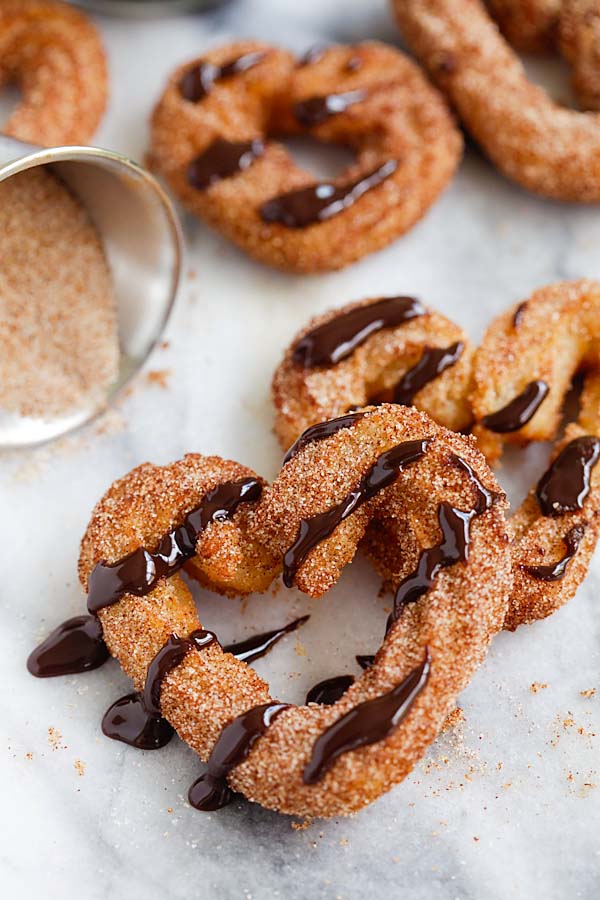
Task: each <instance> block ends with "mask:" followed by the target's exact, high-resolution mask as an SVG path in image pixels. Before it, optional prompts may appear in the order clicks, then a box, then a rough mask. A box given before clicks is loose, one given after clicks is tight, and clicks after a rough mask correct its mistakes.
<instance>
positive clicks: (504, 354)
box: [471, 280, 600, 629]
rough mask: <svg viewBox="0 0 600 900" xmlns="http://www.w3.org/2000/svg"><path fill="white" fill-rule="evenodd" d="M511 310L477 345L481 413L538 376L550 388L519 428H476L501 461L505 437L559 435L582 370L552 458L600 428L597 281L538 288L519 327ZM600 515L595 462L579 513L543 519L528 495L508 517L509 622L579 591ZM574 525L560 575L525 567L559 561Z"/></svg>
mask: <svg viewBox="0 0 600 900" xmlns="http://www.w3.org/2000/svg"><path fill="white" fill-rule="evenodd" d="M515 309H516V307H514V308H512V309H509V310H507V311H506V312H504V313H503V314H502V315H500V316H498V318H497V319H495V320H494V322H492V324H491V325H490V327H489V328H488V330H487V331H486V333H485V335H484V338H483V342H482V344H481V346H480V347H479V348H478V349H477V351H476V354H475V361H474V368H473V393H472V396H471V403H472V406H473V411H474V414H475V418H476V419H477V420H480V419H481V418H482V417H483V416H485V415H487V414H489V413H491V412H493V411H495V410H497V409H499V408H500V407H502V406H504V405H505V404H506V403H507V402H508V401H510V400H512V398H513V397H515V396H516V395H517V394H519V392H520V391H521V390H522V389H523V387H524V385H525V384H526V383H527V382H530V381H532V380H533V379H541V380H543V381H545V382H546V383H547V384H548V386H549V389H550V390H549V392H548V394H547V396H546V398H545V399H544V401H543V402H542V404H541V406H540V407H539V409H538V410H537V412H536V413H535V415H534V416H533V417H532V418H531V420H530V421H529V422H528V423H527V424H526V425H524V426H523V427H522V428H520V429H519V430H518V431H515V432H512V433H509V434H495V433H493V432H491V431H489V430H488V429H487V428H485V427H484V426H483V425H481V424H477V425H476V426H475V428H474V433H475V434H476V435H477V437H478V442H479V446H480V448H481V450H482V451H483V452H484V453H485V454H486V456H487V457H488V460H489V461H490V462H491V463H494V462H496V461H497V460H498V459H499V457H500V455H501V453H502V449H503V447H504V445H505V444H506V443H516V444H520V445H525V444H528V443H530V442H531V441H548V440H553V439H554V438H555V437H556V435H557V432H558V430H559V427H560V423H561V418H562V407H563V403H564V399H565V395H566V394H567V392H568V391H569V388H570V386H571V383H572V380H573V377H574V375H575V374H576V373H577V372H579V371H581V372H582V373H583V374H584V386H583V390H582V393H581V398H580V409H579V415H578V418H577V421H576V422H574V423H571V424H570V425H568V427H567V429H566V432H565V434H564V436H563V437H562V438H561V440H560V441H559V442H558V443H557V445H556V446H555V448H554V450H553V454H552V457H553V459H555V458H556V457H557V456H558V454H559V453H560V451H561V450H562V449H563V448H564V447H565V446H566V445H567V444H568V443H569V442H570V441H572V440H574V439H575V438H577V437H581V436H583V435H596V436H598V435H600V355H599V352H598V334H599V333H600V331H599V330H600V283H599V282H595V281H588V280H581V281H572V282H561V283H558V284H553V285H549V286H548V287H545V288H541V289H540V290H538V291H536V292H535V293H534V294H532V296H531V297H530V298H529V299H528V300H527V301H526V303H525V306H524V307H523V308H522V311H521V314H520V316H519V321H518V325H517V326H515V324H514V313H515ZM599 513H600V469H599V468H598V467H596V468H595V469H594V470H593V471H592V475H591V490H590V493H589V494H588V496H587V497H586V499H585V501H584V503H583V509H581V510H577V511H575V512H568V513H565V514H563V515H560V516H551V517H549V516H544V515H542V512H541V510H540V506H539V504H538V501H537V500H536V497H535V495H534V492H533V491H532V492H531V494H530V495H529V496H528V497H527V499H526V500H525V501H524V503H523V504H522V505H521V507H520V508H519V509H518V510H517V512H516V513H515V515H514V516H513V517H512V519H511V527H512V529H513V531H514V544H513V564H514V569H515V588H514V592H513V595H512V597H511V602H510V606H509V613H508V617H507V622H506V627H508V628H511V629H514V628H516V627H517V625H519V624H521V623H523V622H531V621H533V620H535V619H539V618H544V617H545V616H548V615H550V614H551V613H553V612H554V611H555V610H556V609H557V608H558V607H559V606H561V605H562V604H563V603H566V602H567V600H569V599H570V598H571V597H572V596H573V595H574V593H575V591H576V590H577V588H578V586H579V584H580V583H581V581H582V580H583V578H584V577H585V575H586V573H587V569H588V565H589V561H590V558H591V555H592V553H593V551H594V548H595V546H596V542H597V540H598V537H599V536H600V515H599ZM577 525H580V526H582V528H583V538H582V540H581V543H580V544H579V548H578V550H577V552H576V554H575V556H574V558H573V559H572V560H571V562H570V563H569V565H568V566H567V569H566V572H565V574H564V576H563V577H562V578H561V579H559V580H557V581H553V582H548V581H540V580H538V579H536V578H534V577H532V576H531V575H530V574H528V572H527V571H526V570H524V569H522V566H524V565H526V566H531V565H533V566H539V565H548V564H550V563H554V562H556V561H558V560H560V559H561V558H562V557H563V556H564V553H565V536H566V535H567V534H568V532H569V530H570V529H571V528H573V527H574V526H577Z"/></svg>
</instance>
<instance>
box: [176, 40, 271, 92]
mask: <svg viewBox="0 0 600 900" xmlns="http://www.w3.org/2000/svg"><path fill="white" fill-rule="evenodd" d="M265 56H266V53H265V51H264V50H255V51H254V52H252V53H244V54H243V56H238V57H237V59H232V60H231V62H228V63H225V64H224V65H221V66H216V65H214V63H209V62H200V63H198V64H197V65H195V66H193V67H192V68H191V69H188V71H187V72H186V73H185V75H184V76H183V77H182V79H181V81H180V82H179V91H180V93H181V96H182V97H183V98H184V100H189V101H190V102H191V103H198V102H199V101H200V100H202V99H204V97H206V95H207V94H210V92H211V91H212V88H213V85H214V83H215V81H222V80H223V79H224V78H231V77H232V76H233V75H239V74H241V73H242V72H247V71H248V69H252V68H253V67H254V66H256V65H258V63H259V62H261V61H262V60H263V59H264V57H265Z"/></svg>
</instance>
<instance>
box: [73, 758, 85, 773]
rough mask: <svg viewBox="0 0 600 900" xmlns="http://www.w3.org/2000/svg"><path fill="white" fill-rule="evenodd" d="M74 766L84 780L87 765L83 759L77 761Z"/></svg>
mask: <svg viewBox="0 0 600 900" xmlns="http://www.w3.org/2000/svg"><path fill="white" fill-rule="evenodd" d="M73 765H74V766H75V771H76V772H77V774H78V775H79V777H80V778H83V776H84V775H85V763H84V762H83V761H82V760H81V759H76V760H75V762H74V763H73Z"/></svg>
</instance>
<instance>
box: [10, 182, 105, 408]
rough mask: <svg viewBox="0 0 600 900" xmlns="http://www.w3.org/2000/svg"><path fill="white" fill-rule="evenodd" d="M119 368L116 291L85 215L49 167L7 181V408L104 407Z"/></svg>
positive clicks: (81, 207) (97, 241) (80, 205)
mask: <svg viewBox="0 0 600 900" xmlns="http://www.w3.org/2000/svg"><path fill="white" fill-rule="evenodd" d="M118 368H119V342H118V334H117V316H116V308H115V298H114V294H113V287H112V283H111V278H110V273H109V270H108V266H107V262H106V258H105V256H104V251H103V248H102V245H101V242H100V238H99V236H98V233H97V231H96V229H95V228H94V226H93V224H92V222H91V221H90V219H89V216H88V214H87V212H86V210H85V209H84V207H83V206H82V204H81V203H80V201H79V200H78V199H77V198H76V197H74V196H73V194H71V193H70V191H69V190H68V189H67V188H66V187H65V186H64V185H63V184H62V182H61V181H59V179H58V178H56V177H55V176H53V175H52V174H50V172H48V170H47V169H42V168H35V169H29V170H28V171H25V172H21V173H20V174H18V175H14V176H13V177H11V178H7V179H6V180H4V181H2V182H0V410H2V411H8V412H13V413H19V414H21V415H23V416H35V417H40V418H44V419H50V418H53V417H55V416H59V415H62V414H67V413H71V412H76V411H78V410H80V409H82V408H89V407H96V406H101V405H102V404H103V402H104V398H105V394H106V390H107V388H108V387H109V385H110V384H111V382H113V381H114V380H115V378H116V376H117V373H118Z"/></svg>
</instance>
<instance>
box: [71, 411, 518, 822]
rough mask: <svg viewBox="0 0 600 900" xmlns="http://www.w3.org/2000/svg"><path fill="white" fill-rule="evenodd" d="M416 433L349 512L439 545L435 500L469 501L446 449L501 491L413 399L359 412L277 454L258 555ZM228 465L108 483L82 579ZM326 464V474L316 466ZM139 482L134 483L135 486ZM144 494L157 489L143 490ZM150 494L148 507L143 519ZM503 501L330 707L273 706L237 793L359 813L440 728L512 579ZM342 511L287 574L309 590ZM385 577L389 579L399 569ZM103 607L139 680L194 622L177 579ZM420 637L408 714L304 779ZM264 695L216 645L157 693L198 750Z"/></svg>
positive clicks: (271, 804) (333, 547)
mask: <svg viewBox="0 0 600 900" xmlns="http://www.w3.org/2000/svg"><path fill="white" fill-rule="evenodd" d="M426 437H432V438H435V440H434V441H433V442H432V444H431V446H430V448H429V450H428V452H427V454H426V455H425V457H424V458H423V459H422V460H420V461H419V463H417V464H415V466H413V467H412V470H411V471H410V472H408V471H407V472H406V473H405V474H403V475H401V476H400V479H399V481H398V483H397V484H394V485H392V486H391V487H390V488H387V489H386V490H384V491H382V492H381V493H380V494H379V495H378V496H377V497H376V498H375V499H374V500H373V501H370V502H369V503H368V504H366V505H365V507H363V508H362V509H361V511H360V512H361V513H362V512H363V511H364V512H365V514H366V515H367V517H368V516H372V517H375V516H380V517H381V518H382V519H383V520H384V521H387V517H388V516H389V517H390V518H395V519H397V520H398V522H402V523H404V529H405V530H406V529H408V530H409V531H410V532H411V533H412V534H414V536H415V540H416V541H417V542H418V543H419V545H424V546H430V545H432V544H434V543H437V542H438V541H439V529H438V526H437V516H436V511H437V502H438V501H439V500H440V499H441V498H442V497H443V498H444V499H445V500H449V501H451V502H453V503H456V504H458V505H459V506H460V507H461V508H464V509H471V508H472V507H473V506H474V504H475V497H474V489H473V485H472V483H471V482H470V480H469V479H468V478H467V477H466V475H465V473H464V472H463V471H461V470H460V469H459V468H458V467H457V466H456V465H455V464H453V463H452V460H451V456H452V454H453V453H458V454H460V455H461V457H463V458H464V459H465V460H466V461H467V462H468V463H469V464H470V465H471V466H472V467H473V469H474V471H475V472H476V474H477V476H478V477H479V478H480V479H481V480H482V482H483V483H484V484H485V486H486V487H487V488H488V489H490V490H493V491H496V490H497V484H496V482H495V480H494V478H493V475H492V474H491V472H490V471H489V469H488V468H487V466H486V464H485V461H484V459H483V457H482V456H481V454H480V453H479V452H478V451H477V449H476V447H475V445H474V443H473V441H472V440H470V439H469V438H464V437H461V436H460V435H455V434H452V433H450V432H447V431H445V430H444V429H442V428H441V427H440V426H437V425H435V424H434V423H433V422H432V421H431V420H430V419H429V418H428V417H427V416H425V415H424V414H422V413H419V412H417V411H416V410H414V409H407V408H400V407H392V406H382V407H378V408H377V409H372V410H370V411H369V412H368V413H367V414H366V415H365V417H364V418H363V419H362V420H361V421H360V422H358V423H357V424H356V427H355V428H352V429H349V430H348V431H346V432H339V433H338V434H337V435H335V436H334V437H333V438H330V439H328V440H325V441H322V442H320V443H319V444H314V445H310V446H308V447H306V448H305V449H304V450H303V451H302V452H300V453H299V454H298V456H296V457H295V458H294V459H293V460H292V461H291V462H290V463H288V464H287V465H286V466H285V467H284V469H283V470H282V472H281V474H280V475H279V477H278V478H277V479H276V481H275V483H274V485H273V487H272V488H270V489H266V491H265V494H264V497H263V499H262V500H261V501H260V503H259V504H257V508H256V509H255V510H254V511H253V512H252V516H253V522H252V535H253V537H254V538H255V539H257V540H261V542H264V543H263V544H262V546H263V552H265V553H267V554H272V555H273V556H275V555H277V556H278V557H279V555H280V552H281V550H282V549H283V548H284V547H285V546H286V544H287V542H288V541H289V540H290V539H292V540H293V538H294V532H295V529H296V528H297V525H298V522H299V518H300V517H301V516H304V515H310V514H311V513H313V514H314V513H315V512H317V511H318V510H319V509H322V508H323V505H327V504H329V503H331V502H335V501H336V500H339V499H340V498H341V497H343V495H344V492H346V491H347V489H348V487H352V486H354V485H355V483H356V481H357V479H360V477H361V476H362V475H364V474H365V471H366V469H367V468H368V467H369V466H370V465H372V463H373V462H374V460H375V459H376V458H377V456H378V455H379V454H380V453H381V452H383V451H384V450H386V449H389V448H390V447H392V446H394V445H396V444H397V443H400V442H402V441H404V440H411V439H423V438H426ZM235 471H238V472H240V471H243V472H244V473H247V471H248V470H245V469H243V467H237V470H236V464H234V463H223V462H222V461H218V460H217V459H216V458H214V457H213V458H211V459H210V460H204V459H203V458H201V457H191V458H190V457H186V459H185V460H183V461H181V462H180V463H175V464H173V466H169V467H163V468H162V469H160V468H158V467H152V466H148V465H146V466H142V467H140V468H139V469H137V470H134V472H133V473H131V474H130V475H129V476H126V478H125V479H122V480H121V481H120V482H117V483H116V484H115V485H114V486H113V487H112V488H111V489H110V491H109V492H108V494H107V496H106V498H104V500H102V501H101V502H100V504H99V505H98V507H97V508H96V510H95V512H94V515H93V517H92V523H91V525H90V528H89V529H88V532H87V533H86V536H85V538H84V541H83V544H82V557H81V563H80V576H81V579H82V583H83V584H84V585H85V584H86V579H87V576H88V574H89V572H90V570H91V567H92V566H93V564H94V561H96V560H97V559H99V558H100V557H103V556H107V557H108V558H109V559H114V558H115V557H116V556H120V555H122V554H123V553H125V552H127V551H128V550H131V549H132V548H133V547H134V546H138V545H139V543H140V542H141V541H145V542H146V543H149V542H152V541H156V540H157V539H158V537H160V533H161V531H162V530H163V529H165V528H168V527H169V526H170V525H171V524H172V523H173V521H174V519H176V518H177V516H179V515H181V513H182V511H183V510H184V509H186V508H187V507H188V506H189V504H190V502H192V498H191V496H189V491H190V490H192V491H194V492H199V491H200V490H201V484H202V488H203V487H204V486H208V485H212V484H213V483H214V478H215V477H219V478H222V477H224V476H225V477H230V476H231V473H232V472H235ZM323 471H327V473H328V478H326V479H324V478H323V477H322V473H323ZM165 479H166V481H165ZM203 479H204V480H203ZM324 482H327V483H326V484H324ZM167 483H168V486H169V488H173V489H174V491H175V493H174V494H173V496H172V497H171V495H170V491H169V492H166V485H167ZM142 486H144V488H145V490H144V493H143V494H142V495H140V493H139V488H140V487H142ZM148 494H150V495H152V496H150V497H149V499H148V500H146V496H147V495H148ZM186 495H188V496H186ZM196 496H197V494H196ZM152 501H154V502H155V503H157V507H156V511H155V513H154V515H151V516H150V518H149V520H148V517H147V513H148V512H149V510H150V507H151V506H152ZM163 505H166V509H165V510H164V511H163ZM503 505H504V504H503V502H502V501H501V500H499V501H498V502H497V503H494V505H493V506H492V508H491V509H489V510H488V511H486V512H484V513H483V514H482V515H480V516H477V517H476V520H474V523H473V527H472V541H471V545H470V555H469V561H468V563H458V564H456V565H454V566H452V567H450V568H448V569H445V570H443V571H442V572H441V573H440V574H439V576H438V578H437V579H436V581H435V584H434V586H433V588H432V589H431V590H430V591H429V593H428V594H427V595H426V596H424V597H422V598H421V599H420V600H419V601H418V602H416V603H414V604H412V605H411V606H410V607H407V608H406V609H405V611H404V613H403V614H402V616H401V617H400V618H399V619H398V620H397V622H396V624H395V625H394V626H393V627H392V628H391V630H390V631H389V633H388V635H387V637H386V639H385V641H384V644H383V647H382V649H381V650H380V651H379V653H378V654H377V659H376V662H375V664H374V665H373V667H372V668H371V669H369V670H368V671H367V672H365V673H364V675H363V676H362V677H361V678H360V680H359V681H357V682H356V683H355V684H354V685H353V686H352V687H351V688H350V690H349V691H348V692H347V694H346V695H344V697H343V698H342V699H341V700H340V701H338V703H336V704H335V705H334V706H331V707H324V706H317V705H314V704H312V705H310V706H304V707H290V708H289V709H287V710H286V711H284V712H283V713H281V714H280V715H279V716H278V718H277V719H276V721H275V722H274V723H273V724H272V726H271V727H270V728H269V730H268V731H267V733H266V734H265V735H264V736H263V737H262V738H260V739H259V740H258V741H257V742H256V744H255V745H254V746H253V749H252V751H251V753H250V755H249V756H248V758H247V759H246V761H245V762H243V763H242V764H241V765H239V766H238V767H237V768H236V769H234V770H233V772H232V773H231V775H230V776H229V782H230V785H231V786H232V787H233V789H234V790H237V791H240V792H242V793H243V794H245V796H247V797H248V798H249V799H250V800H254V801H256V802H259V803H261V804H262V805H263V806H265V807H267V808H270V809H278V810H280V811H281V812H285V813H289V814H295V815H303V816H304V815H310V816H334V815H343V814H347V813H351V812H353V811H355V810H357V809H360V808H361V807H362V806H364V805H366V804H367V803H369V802H371V801H372V800H374V799H375V798H376V797H378V796H379V795H380V794H381V793H383V792H384V791H387V790H389V788H390V787H392V785H394V784H396V783H398V782H399V781H401V780H402V779H403V778H404V777H405V776H406V775H407V774H408V772H409V771H410V769H411V768H412V766H413V765H414V764H415V762H416V761H417V759H418V758H419V757H420V756H421V755H422V753H423V752H424V750H425V749H426V747H427V745H428V744H429V743H430V742H431V741H432V740H433V738H434V737H435V736H436V734H437V732H438V730H439V727H440V725H441V724H442V722H443V720H444V718H445V716H446V715H447V713H448V712H449V710H450V709H451V708H452V707H453V705H454V703H455V700H456V696H457V694H458V692H459V691H460V690H461V689H462V687H464V685H465V684H466V682H467V681H468V680H469V678H470V676H471V675H472V673H473V671H474V670H475V668H476V667H477V666H478V665H479V663H480V662H481V661H482V658H483V656H484V654H485V650H486V647H487V644H488V642H489V640H490V638H491V636H492V635H493V634H494V633H495V631H497V629H498V628H499V627H500V625H501V623H502V620H503V618H504V614H505V609H506V600H507V596H508V591H509V587H510V581H511V575H510V561H509V554H508V538H507V533H506V526H505V522H504V517H503V512H502V508H503ZM388 510H389V513H388V512H387V511H388ZM123 517H124V518H125V521H124V523H123V525H122V526H121V524H120V523H121V522H122V519H123ZM353 518H355V516H351V517H350V519H348V520H346V522H345V523H344V527H341V528H338V531H337V535H336V539H335V540H333V541H331V540H329V541H326V542H325V546H324V547H319V548H317V549H316V550H315V551H313V553H311V554H310V557H309V558H308V559H307V561H306V563H305V564H304V565H303V566H301V568H300V570H299V574H298V584H299V585H300V586H301V587H302V588H303V589H304V590H309V591H310V592H311V593H320V592H322V590H325V589H326V587H327V586H328V584H329V583H331V580H332V578H331V572H337V571H338V569H339V568H340V566H341V565H342V564H343V563H344V562H345V561H346V560H347V559H349V558H351V556H352V555H353V553H354V549H355V542H356V540H357V539H358V535H359V532H360V531H361V529H362V530H364V526H365V521H364V517H363V516H362V514H361V515H358V514H357V522H356V523H352V519H353ZM235 521H236V520H235V519H234V522H235ZM348 525H349V527H348ZM215 527H219V526H215ZM115 532H118V533H119V536H115ZM416 553H417V548H416V544H415V543H414V541H413V551H412V552H411V556H410V558H408V559H407V560H406V561H405V562H406V565H408V566H410V565H414V562H415V559H416ZM388 574H389V575H392V573H388ZM393 575H394V577H396V578H397V577H399V575H400V573H399V572H395V573H393ZM100 615H101V620H102V625H103V629H104V633H105V638H106V641H107V643H108V645H109V647H110V649H111V651H112V652H113V653H114V654H115V655H116V656H117V657H118V658H119V660H120V662H121V665H122V666H123V668H124V669H125V671H126V672H128V674H129V675H131V677H132V678H133V679H134V682H135V684H136V687H137V688H138V689H139V688H141V687H142V685H143V683H144V679H145V675H146V669H147V666H148V664H149V662H150V660H151V659H152V656H153V655H154V654H155V653H156V652H157V651H158V649H159V648H160V647H161V645H162V643H163V642H164V640H165V639H166V637H167V636H168V634H169V633H170V632H176V633H178V634H181V635H183V634H187V633H189V631H190V630H192V629H193V628H196V627H199V621H198V618H197V615H196V613H195V610H194V607H193V602H192V599H191V595H190V594H189V592H188V591H187V589H186V588H185V586H184V585H183V582H181V580H180V579H178V578H177V576H175V577H173V578H170V579H169V580H168V581H166V582H163V583H161V584H160V585H159V586H158V587H157V588H155V589H154V591H153V592H152V594H151V595H149V596H148V597H145V598H135V597H125V598H123V599H122V600H121V601H120V602H119V603H117V604H115V605H114V606H112V607H110V608H108V609H105V610H103V611H102V612H101V614H100ZM426 647H428V648H429V651H430V654H431V661H432V662H431V666H432V668H431V674H430V676H429V681H428V683H427V685H426V687H425V688H424V689H423V691H422V692H421V693H420V694H419V696H418V698H417V700H416V701H415V703H414V706H413V707H412V708H411V711H410V713H409V715H408V716H407V718H406V719H405V720H404V721H403V722H402V723H401V724H400V725H399V726H398V727H397V728H396V729H395V731H394V732H393V733H392V734H391V735H390V736H388V737H387V738H386V739H385V740H383V741H380V742H379V743H377V744H373V745H371V746H368V747H364V748H362V749H360V750H356V751H353V752H348V753H346V754H344V755H343V756H342V757H340V758H339V759H338V761H337V762H336V763H335V765H334V766H333V768H332V769H331V770H330V771H329V772H328V773H327V774H326V775H325V777H324V778H323V779H322V780H321V781H319V782H318V783H317V784H315V785H312V786H308V785H306V784H304V782H303V780H302V771H303V768H304V765H305V764H306V762H307V759H308V758H309V756H310V753H311V750H312V746H313V744H314V741H315V739H316V737H317V736H318V735H319V734H321V733H322V732H323V730H324V729H325V728H326V727H327V726H328V725H330V724H331V723H332V722H333V721H334V720H336V719H337V718H338V717H339V716H341V715H342V714H344V713H345V712H347V711H348V710H349V709H351V708H352V707H353V706H354V705H356V704H357V703H359V702H361V701H363V700H367V699H372V698H375V697H377V696H380V695H381V694H382V693H384V692H385V691H387V690H390V689H391V688H392V687H393V686H395V685H397V684H398V683H399V682H401V681H402V680H403V678H404V677H405V676H406V675H407V674H408V673H409V672H410V671H411V670H412V669H414V668H415V667H416V666H417V665H419V664H420V663H422V661H423V658H424V654H425V648H426ZM268 700H269V693H268V687H267V685H266V684H265V683H264V682H263V681H262V679H260V678H259V677H258V676H257V675H256V673H255V672H254V671H253V670H252V669H251V668H249V667H248V666H247V665H246V664H245V663H242V662H240V661H238V660H236V659H235V658H234V657H233V656H231V655H229V654H224V653H223V652H222V650H221V649H220V647H219V646H218V645H211V646H210V647H208V648H207V649H206V650H204V651H202V652H191V653H189V654H188V656H187V657H186V659H185V660H184V662H183V663H182V665H180V666H178V667H177V668H175V669H173V670H172V671H171V672H170V673H169V674H168V675H167V676H166V678H165V679H164V682H163V687H162V693H161V704H162V711H163V713H164V715H165V716H166V718H167V719H168V720H169V721H170V722H171V723H172V724H173V725H174V726H175V728H176V729H177V731H178V733H179V734H180V736H181V737H182V738H183V739H184V740H186V741H187V742H188V743H189V744H190V746H191V747H192V748H193V749H194V750H195V751H196V752H197V753H198V754H199V755H200V756H201V757H202V758H203V759H206V758H207V756H208V755H209V753H210V751H211V749H212V747H213V746H214V743H215V741H216V740H217V738H218V736H219V734H220V732H221V730H222V728H223V727H224V725H226V724H227V723H228V722H229V721H231V719H232V718H233V717H234V716H236V715H239V714H241V713H242V712H244V711H246V710H247V709H249V708H250V707H251V706H253V705H256V704H259V703H265V702H267V701H268Z"/></svg>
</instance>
